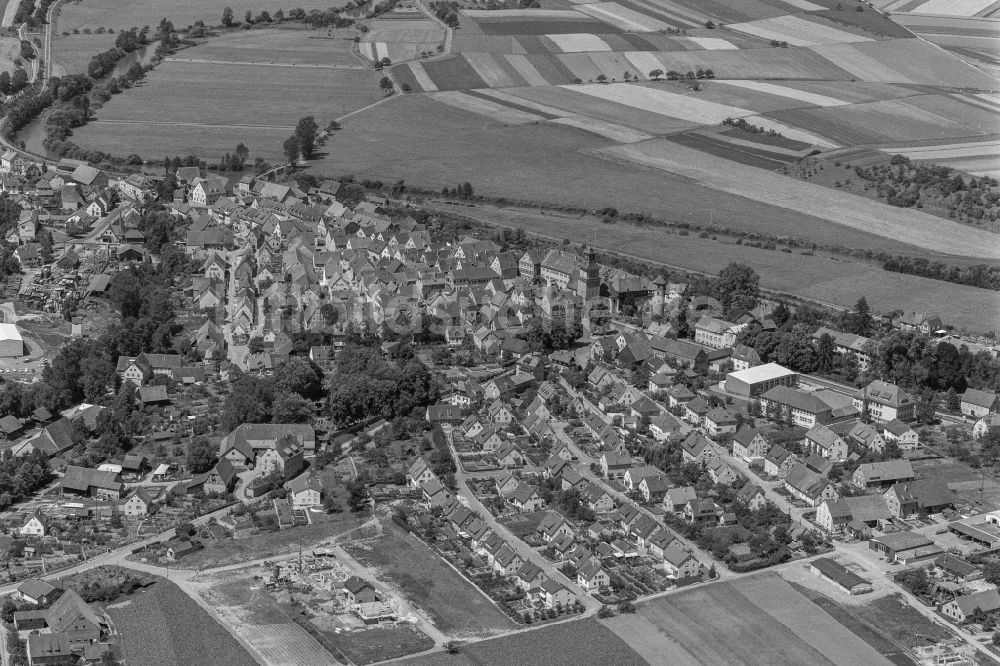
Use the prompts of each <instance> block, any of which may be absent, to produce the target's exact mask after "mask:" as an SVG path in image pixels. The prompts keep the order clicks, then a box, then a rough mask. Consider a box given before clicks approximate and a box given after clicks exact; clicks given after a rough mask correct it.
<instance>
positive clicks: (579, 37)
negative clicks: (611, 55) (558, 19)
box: [545, 33, 611, 53]
mask: <svg viewBox="0 0 1000 666" xmlns="http://www.w3.org/2000/svg"><path fill="white" fill-rule="evenodd" d="M545 36H546V37H547V38H548V39H550V40H552V42H553V43H554V44H555V45H556V47H558V48H559V50H560V51H561V52H562V53H585V52H587V51H610V50H611V47H610V46H608V45H607V44H606V43H605V42H604V41H603V40H601V38H600V37H598V36H597V35H590V34H584V33H577V34H573V35H545Z"/></svg>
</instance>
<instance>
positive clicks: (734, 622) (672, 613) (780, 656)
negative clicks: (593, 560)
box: [604, 574, 892, 666]
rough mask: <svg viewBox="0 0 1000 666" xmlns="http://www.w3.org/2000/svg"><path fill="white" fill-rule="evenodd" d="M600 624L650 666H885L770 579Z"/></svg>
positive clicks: (653, 605)
mask: <svg viewBox="0 0 1000 666" xmlns="http://www.w3.org/2000/svg"><path fill="white" fill-rule="evenodd" d="M604 624H605V625H606V626H607V627H608V628H609V629H611V631H613V632H614V633H615V634H617V635H618V636H619V637H620V638H622V639H623V640H624V641H625V642H626V643H628V644H629V645H631V646H632V647H633V649H634V650H636V651H637V652H638V653H639V654H640V655H642V656H643V657H644V658H645V659H646V660H647V661H648V662H649V663H651V664H652V663H661V664H662V663H683V664H694V663H699V664H737V663H738V664H768V665H770V664H816V665H817V666H856V665H857V664H866V665H868V666H889V665H890V664H891V663H892V662H890V661H889V660H888V659H886V658H885V657H884V656H882V655H881V654H880V653H879V652H877V651H876V650H875V649H873V648H872V647H871V646H870V645H868V644H867V643H865V642H864V641H863V640H862V639H861V638H859V637H858V636H856V635H855V634H853V633H851V632H850V631H849V630H848V629H847V628H846V627H844V626H843V625H841V624H839V623H838V622H837V621H836V620H834V619H833V618H832V617H831V616H830V615H828V614H827V613H826V612H825V611H823V610H822V609H821V608H819V607H818V606H816V605H815V604H813V603H812V602H811V601H809V600H808V599H806V597H804V596H802V595H801V594H799V593H798V592H797V591H795V590H794V589H793V588H792V587H791V586H790V585H788V584H787V583H785V582H784V581H783V580H781V579H780V578H778V577H777V576H775V575H772V574H765V575H762V576H754V577H750V578H745V579H742V580H740V581H739V582H736V583H722V584H715V585H708V586H704V587H699V588H696V589H693V590H690V591H686V592H682V593H680V594H675V595H671V596H669V597H666V598H664V599H660V600H657V601H653V602H650V603H644V604H640V605H639V612H638V613H637V614H636V615H634V616H627V615H619V616H617V617H615V618H613V619H610V620H606V621H605V622H604Z"/></svg>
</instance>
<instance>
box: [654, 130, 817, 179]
mask: <svg viewBox="0 0 1000 666" xmlns="http://www.w3.org/2000/svg"><path fill="white" fill-rule="evenodd" d="M737 131H739V130H737ZM706 132H707V133H706ZM740 133H741V134H743V133H742V132H740ZM670 140H671V141H673V142H675V143H679V144H681V145H682V146H687V147H688V148H694V149H696V150H700V151H703V152H705V153H708V154H709V155H717V156H719V157H724V158H726V159H728V160H732V161H734V162H739V163H740V164H746V165H748V166H753V167H758V168H760V169H780V168H781V167H783V166H785V165H786V164H792V163H794V162H797V161H798V160H800V159H802V157H803V154H804V153H808V152H809V149H807V150H805V151H794V150H790V149H784V148H780V147H774V146H765V145H762V144H755V143H753V142H752V141H748V140H745V139H742V138H740V137H739V136H726V135H724V134H722V133H721V132H719V133H717V132H712V131H711V130H706V131H705V132H685V133H682V134H674V135H672V136H671V137H670ZM810 148H811V146H810Z"/></svg>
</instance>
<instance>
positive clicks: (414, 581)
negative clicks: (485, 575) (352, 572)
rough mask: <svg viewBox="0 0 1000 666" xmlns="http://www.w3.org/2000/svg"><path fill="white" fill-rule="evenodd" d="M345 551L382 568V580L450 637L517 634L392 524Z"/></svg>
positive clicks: (472, 590) (466, 584)
mask: <svg viewBox="0 0 1000 666" xmlns="http://www.w3.org/2000/svg"><path fill="white" fill-rule="evenodd" d="M344 549H345V550H347V552H348V553H350V554H351V556H353V557H355V558H357V559H358V560H359V561H360V562H361V563H362V564H364V565H365V566H370V567H374V568H376V569H377V570H378V572H379V576H378V577H379V579H380V580H383V581H387V582H391V583H393V584H395V585H397V586H399V588H400V589H401V590H402V592H403V594H405V595H406V597H407V598H408V599H409V600H410V601H411V602H413V603H414V604H415V605H417V606H419V607H420V608H422V609H423V610H424V611H426V612H427V613H428V614H430V615H431V616H432V617H433V621H434V624H435V625H436V626H437V627H438V628H439V629H440V630H441V631H443V632H445V633H447V634H449V635H463V636H471V635H476V636H483V635H489V634H492V633H495V632H497V631H500V630H505V629H512V628H514V623H513V622H512V621H511V620H510V619H509V618H508V617H507V616H506V615H504V614H503V613H501V612H500V611H499V610H498V609H497V608H496V606H494V605H493V603H492V602H491V601H490V600H489V598H487V597H486V595H484V594H483V593H482V592H480V591H479V590H478V589H476V588H475V587H473V586H472V584H471V583H469V582H467V581H466V580H465V579H463V578H462V577H460V576H459V575H457V574H456V573H455V571H454V570H452V569H451V568H450V567H449V566H448V565H447V564H445V563H444V561H442V560H441V558H440V557H439V556H438V555H437V554H436V553H435V552H434V551H432V550H431V549H430V548H428V547H427V546H426V545H424V544H423V543H421V542H420V541H417V540H416V539H415V538H413V537H411V536H410V535H408V534H406V533H405V532H403V531H402V530H401V529H400V528H399V527H397V526H396V525H395V524H394V523H392V522H388V523H386V525H385V535H384V536H383V537H380V538H378V539H375V540H373V541H367V542H353V543H348V544H346V545H345V546H344Z"/></svg>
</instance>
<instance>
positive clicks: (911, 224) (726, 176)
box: [595, 139, 1000, 260]
mask: <svg viewBox="0 0 1000 666" xmlns="http://www.w3.org/2000/svg"><path fill="white" fill-rule="evenodd" d="M595 154H597V155H601V156H605V157H607V158H608V159H610V160H613V161H614V162H616V163H620V162H623V161H624V162H627V163H634V164H638V165H641V166H647V167H650V168H654V169H662V170H663V171H667V172H669V173H672V174H675V175H678V176H683V177H685V178H690V179H692V180H694V181H696V182H698V183H700V184H703V185H705V186H707V187H709V188H711V189H713V190H718V191H722V192H728V193H730V194H734V195H737V196H741V197H745V198H747V199H752V200H754V201H759V202H761V203H766V204H769V205H772V206H775V207H777V208H782V209H785V210H790V211H796V212H799V213H802V214H804V215H809V216H810V217H815V218H819V219H824V220H827V221H828V222H831V223H834V224H839V225H843V226H848V227H852V228H854V229H857V230H859V231H867V232H870V233H876V234H879V235H882V236H886V237H889V238H897V239H899V240H902V241H903V242H905V243H908V244H910V245H916V246H917V247H921V248H924V249H925V250H930V251H938V252H941V253H944V254H952V255H957V256H963V257H979V258H983V259H993V260H995V259H997V258H1000V244H997V243H996V241H995V237H994V236H993V235H992V234H990V233H988V232H984V231H980V230H977V229H970V228H968V227H963V226H961V225H959V224H958V223H957V222H950V221H948V220H944V219H942V218H939V217H936V216H932V215H928V214H927V213H923V212H921V211H918V210H909V209H900V208H895V207H892V206H882V205H879V204H876V203H875V202H872V201H869V200H866V199H863V198H861V197H856V196H853V195H851V194H846V193H843V192H838V191H837V190H835V189H830V188H825V187H822V186H819V185H813V184H811V183H805V182H802V181H795V180H792V179H790V178H789V177H786V176H782V175H781V174H777V173H773V172H771V171H767V170H765V169H758V168H754V167H748V166H745V165H742V164H737V163H734V162H732V161H729V160H726V159H723V158H718V157H714V156H709V155H705V154H703V153H699V152H698V151H694V150H691V149H688V148H684V147H680V146H678V145H677V144H676V143H675V142H668V141H665V140H662V139H654V140H651V141H646V142H642V143H634V144H628V145H620V146H613V147H611V148H605V149H602V150H600V151H597V152H595Z"/></svg>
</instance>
